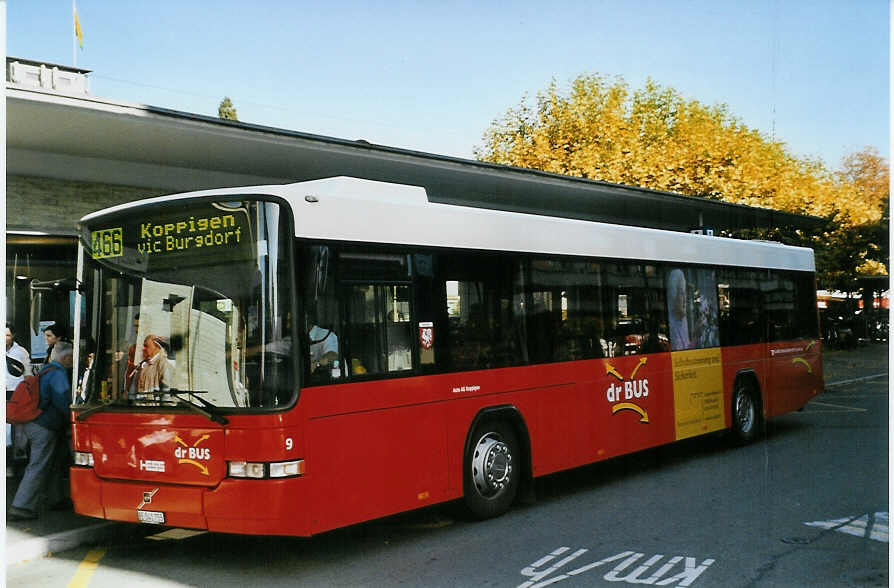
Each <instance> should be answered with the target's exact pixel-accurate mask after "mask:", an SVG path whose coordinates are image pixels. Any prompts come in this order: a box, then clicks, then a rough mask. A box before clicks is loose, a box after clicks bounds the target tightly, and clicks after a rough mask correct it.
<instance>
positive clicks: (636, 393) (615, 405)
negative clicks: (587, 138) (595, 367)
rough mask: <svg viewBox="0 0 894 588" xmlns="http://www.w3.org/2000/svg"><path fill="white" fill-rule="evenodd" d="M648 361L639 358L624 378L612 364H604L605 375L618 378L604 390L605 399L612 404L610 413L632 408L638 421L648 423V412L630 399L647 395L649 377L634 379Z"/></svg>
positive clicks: (646, 396)
mask: <svg viewBox="0 0 894 588" xmlns="http://www.w3.org/2000/svg"><path fill="white" fill-rule="evenodd" d="M648 361H649V359H648V358H647V357H642V358H640V360H639V363H638V364H636V367H635V368H633V373H631V374H630V378H629V379H626V380H625V378H624V376H622V375H621V374H620V372H618V370H617V369H616V368H615V367H614V366H613V365H612V364H610V363H606V364H605V375H606V376H611V377H614V378H617V379H618V383H617V384H615V383H614V382H611V384H609V387H608V389H606V391H605V399H606V400H608V402H609V403H611V404H612V414H618V413H619V412H620V411H622V410H632V411H633V412H635V413H637V414H638V415H639V416H640V419H639V422H640V423H641V424H644V425H647V424H649V413H647V412H646V409H644V408H643V407H641V406H639V405H638V404H636V402H632V401H635V400H639V399H641V398H648V396H649V379H648V378H639V379H635V378H636V374H637V373H638V372H639V370H640V368H642V367H643V366H645V365H646V363H647V362H648ZM622 401H623V402H622Z"/></svg>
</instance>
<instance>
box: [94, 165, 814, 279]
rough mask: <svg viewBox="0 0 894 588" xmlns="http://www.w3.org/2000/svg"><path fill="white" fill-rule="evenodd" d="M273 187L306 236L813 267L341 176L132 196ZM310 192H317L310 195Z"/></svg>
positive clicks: (809, 256)
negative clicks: (432, 198)
mask: <svg viewBox="0 0 894 588" xmlns="http://www.w3.org/2000/svg"><path fill="white" fill-rule="evenodd" d="M235 194H270V195H275V196H280V197H282V198H284V199H285V200H287V201H288V202H290V203H291V205H292V207H293V211H294V218H295V235H296V236H297V237H301V238H307V239H325V240H333V241H354V242H368V243H390V244H396V245H419V246H430V247H451V248H459V249H483V250H496V251H517V252H530V253H543V254H556V255H576V256H586V257H606V258H617V259H638V260H643V261H669V262H680V263H695V264H705V265H735V266H744V267H756V268H771V269H789V270H801V271H814V268H815V266H814V258H813V251H812V250H811V249H806V248H801V247H790V246H785V245H781V244H777V243H766V242H759V241H744V240H738V239H727V238H722V237H706V236H701V235H690V234H688V233H679V232H672V231H663V230H658V229H646V228H640V227H629V226H622V225H613V224H605V223H597V222H592V221H582V220H573V219H566V218H557V217H547V216H540V215H533V214H522V213H516V212H504V211H499V210H488V209H480V208H471V207H465V206H454V205H448V204H435V203H430V202H429V201H428V199H427V197H426V193H425V189H424V188H420V187H416V186H405V185H401V184H392V183H385V182H375V181H371V180H363V179H358V178H349V177H338V178H326V179H323V180H313V181H309V182H299V183H295V184H285V185H275V186H256V187H242V188H232V189H225V190H204V191H201V192H191V193H187V194H174V195H171V196H162V197H159V198H152V199H150V200H145V201H142V202H136V203H129V204H124V205H121V206H116V207H113V208H109V209H106V210H103V211H100V212H97V213H93V214H90V215H87V216H85V217H84V218H83V219H82V221H88V220H91V219H93V218H95V217H96V216H98V215H101V214H106V213H110V212H118V211H122V210H126V209H128V208H131V207H136V206H140V205H143V204H146V203H159V202H165V201H170V200H174V199H180V198H188V197H196V196H208V195H220V196H227V197H228V196H230V195H235ZM305 196H314V197H315V198H316V202H308V201H307V200H306V199H305Z"/></svg>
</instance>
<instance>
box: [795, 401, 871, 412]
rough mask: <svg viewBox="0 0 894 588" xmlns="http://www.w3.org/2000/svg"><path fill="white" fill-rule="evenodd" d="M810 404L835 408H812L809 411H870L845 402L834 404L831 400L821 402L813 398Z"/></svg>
mask: <svg viewBox="0 0 894 588" xmlns="http://www.w3.org/2000/svg"><path fill="white" fill-rule="evenodd" d="M809 406H828V407H831V408H833V409H834V410H811V411H808V412H869V409H867V408H856V407H854V406H845V405H843V404H832V403H831V402H819V401H817V400H813V401H811V402H810V405H809Z"/></svg>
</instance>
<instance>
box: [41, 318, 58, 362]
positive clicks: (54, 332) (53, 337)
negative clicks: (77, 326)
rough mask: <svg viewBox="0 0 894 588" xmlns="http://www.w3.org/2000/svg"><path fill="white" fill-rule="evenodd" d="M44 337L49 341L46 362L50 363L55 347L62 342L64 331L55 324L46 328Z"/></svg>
mask: <svg viewBox="0 0 894 588" xmlns="http://www.w3.org/2000/svg"><path fill="white" fill-rule="evenodd" d="M43 336H44V338H45V339H46V341H47V355H46V357H47V360H46V361H47V363H50V358H51V357H53V346H54V345H56V343H58V342H59V341H61V340H62V330H61V329H60V328H59V326H58V325H57V324H56V323H53V324H51V325H47V326H46V327H44V330H43Z"/></svg>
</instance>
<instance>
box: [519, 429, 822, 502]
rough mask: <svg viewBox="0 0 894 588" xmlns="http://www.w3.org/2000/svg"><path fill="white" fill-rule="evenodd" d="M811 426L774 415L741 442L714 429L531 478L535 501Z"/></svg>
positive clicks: (753, 446) (754, 447)
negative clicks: (751, 438)
mask: <svg viewBox="0 0 894 588" xmlns="http://www.w3.org/2000/svg"><path fill="white" fill-rule="evenodd" d="M811 427H812V425H811V424H810V423H808V422H805V421H803V420H794V419H774V420H772V421H770V422H769V423H767V425H766V426H765V427H764V431H763V434H762V435H761V437H760V438H758V439H757V440H755V441H754V442H753V443H750V444H748V445H744V446H743V445H738V444H736V443H734V442H733V441H732V439H731V438H730V437H729V435H728V434H727V433H715V434H709V435H704V436H701V437H695V438H692V439H684V440H682V441H677V442H675V443H671V444H669V445H662V446H658V447H654V448H651V449H646V450H643V451H639V452H636V453H631V454H628V455H622V456H619V457H615V458H612V459H608V460H605V461H600V462H596V463H592V464H589V465H585V466H582V467H579V468H575V469H572V470H566V471H562V472H557V473H555V474H550V475H547V476H544V477H542V478H538V479H537V480H535V481H534V488H535V493H536V498H537V502H542V501H550V500H553V499H560V498H564V497H566V496H570V495H574V494H577V493H581V492H587V491H590V490H595V489H597V488H600V487H602V486H604V485H605V484H608V483H615V482H619V481H624V480H630V479H634V478H637V477H640V476H644V475H651V474H655V473H657V472H661V471H670V470H673V469H676V468H678V467H680V466H684V465H687V464H694V463H697V462H698V461H700V460H706V459H716V458H722V457H724V456H725V455H730V456H732V455H734V454H736V453H737V452H749V453H750V452H761V451H764V449H763V448H762V445H764V444H770V443H777V442H780V441H783V440H785V439H787V438H790V437H792V436H796V435H799V434H801V433H803V432H804V431H806V430H808V429H810V428H811Z"/></svg>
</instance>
